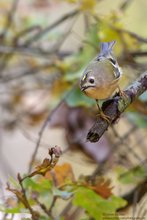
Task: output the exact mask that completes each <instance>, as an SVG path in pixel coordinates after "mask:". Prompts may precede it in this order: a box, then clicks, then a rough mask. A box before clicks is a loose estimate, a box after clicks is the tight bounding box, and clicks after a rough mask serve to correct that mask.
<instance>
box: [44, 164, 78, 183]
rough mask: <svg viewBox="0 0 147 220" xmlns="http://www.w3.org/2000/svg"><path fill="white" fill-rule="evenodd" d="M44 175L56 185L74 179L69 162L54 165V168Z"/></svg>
mask: <svg viewBox="0 0 147 220" xmlns="http://www.w3.org/2000/svg"><path fill="white" fill-rule="evenodd" d="M45 177H46V178H47V179H49V180H53V181H54V182H55V184H56V186H61V185H63V184H65V183H66V182H68V181H72V182H73V181H75V177H74V173H73V170H72V167H71V165H70V164H69V163H64V164H62V165H58V166H56V167H55V168H54V170H52V171H51V172H47V173H46V175H45Z"/></svg>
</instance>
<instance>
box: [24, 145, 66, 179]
mask: <svg viewBox="0 0 147 220" xmlns="http://www.w3.org/2000/svg"><path fill="white" fill-rule="evenodd" d="M61 153H62V151H61V148H60V147H58V146H55V147H52V148H51V149H49V155H50V159H48V158H45V159H44V160H43V162H42V163H41V164H39V165H38V166H36V169H35V171H33V172H32V173H30V174H29V175H27V176H25V177H24V178H23V179H21V181H23V180H24V179H26V178H27V177H33V176H35V175H38V174H39V175H42V176H44V175H45V174H46V173H47V171H49V170H51V169H53V167H54V166H55V165H56V164H57V162H58V160H59V157H60V156H61Z"/></svg>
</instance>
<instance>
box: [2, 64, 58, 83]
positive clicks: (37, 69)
mask: <svg viewBox="0 0 147 220" xmlns="http://www.w3.org/2000/svg"><path fill="white" fill-rule="evenodd" d="M53 65H54V62H52V61H50V63H49V62H48V63H47V64H43V65H39V66H36V67H34V68H31V69H28V70H26V71H24V72H23V73H21V74H16V75H13V74H11V75H12V76H11V75H10V76H9V75H8V76H6V75H5V76H3V77H2V79H1V80H0V83H7V82H9V81H12V80H16V79H20V78H22V77H26V76H30V75H36V74H37V73H38V72H40V71H41V70H45V69H47V68H49V67H50V66H53Z"/></svg>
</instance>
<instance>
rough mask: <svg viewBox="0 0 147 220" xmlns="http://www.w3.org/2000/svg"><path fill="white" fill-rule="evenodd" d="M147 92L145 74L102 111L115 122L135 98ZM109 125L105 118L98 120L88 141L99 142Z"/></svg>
mask: <svg viewBox="0 0 147 220" xmlns="http://www.w3.org/2000/svg"><path fill="white" fill-rule="evenodd" d="M146 90H147V72H145V73H143V74H142V75H141V76H140V78H139V79H137V80H136V81H135V82H133V83H132V85H130V86H129V87H128V88H127V89H126V90H125V91H124V94H125V95H124V96H118V95H116V96H115V97H113V99H109V100H107V101H106V102H104V103H103V106H102V109H103V111H104V113H105V114H106V115H107V116H108V117H109V118H110V122H111V123H113V122H115V121H116V120H117V119H118V118H119V117H120V115H121V114H122V113H123V112H124V111H125V109H126V108H127V107H128V106H129V105H130V104H131V102H133V100H134V99H135V98H137V97H138V96H140V95H141V94H142V93H144V92H145V91H146ZM109 125H110V124H109V123H108V122H107V121H106V120H104V119H103V118H98V120H97V121H96V122H95V124H94V125H93V126H92V128H91V129H90V130H89V132H88V134H87V140H88V141H90V142H97V141H98V140H99V139H100V137H101V136H102V135H103V134H104V132H105V131H106V130H107V129H108V127H109Z"/></svg>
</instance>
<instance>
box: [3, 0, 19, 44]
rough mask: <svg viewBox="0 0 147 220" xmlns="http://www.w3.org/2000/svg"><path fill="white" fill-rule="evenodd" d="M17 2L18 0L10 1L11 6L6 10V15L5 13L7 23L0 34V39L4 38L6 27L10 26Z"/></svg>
mask: <svg viewBox="0 0 147 220" xmlns="http://www.w3.org/2000/svg"><path fill="white" fill-rule="evenodd" d="M18 2H19V0H14V1H13V3H12V6H11V9H10V11H9V12H8V15H7V23H6V25H5V27H4V30H3V32H2V34H1V36H0V38H1V39H3V40H4V38H5V36H6V34H7V31H8V29H9V28H10V27H11V25H12V23H13V17H14V14H15V12H16V9H17V6H18Z"/></svg>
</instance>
